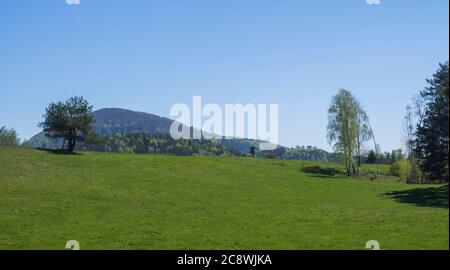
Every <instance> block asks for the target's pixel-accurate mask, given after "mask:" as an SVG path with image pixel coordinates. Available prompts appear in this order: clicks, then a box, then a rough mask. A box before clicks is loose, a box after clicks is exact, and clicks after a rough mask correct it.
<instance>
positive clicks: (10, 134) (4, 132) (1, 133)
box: [0, 127, 19, 146]
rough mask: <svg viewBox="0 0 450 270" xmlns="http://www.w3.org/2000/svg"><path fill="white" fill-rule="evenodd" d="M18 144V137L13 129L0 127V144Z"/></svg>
mask: <svg viewBox="0 0 450 270" xmlns="http://www.w3.org/2000/svg"><path fill="white" fill-rule="evenodd" d="M17 145H19V138H18V137H17V132H16V131H15V130H14V129H7V128H6V127H0V146H17Z"/></svg>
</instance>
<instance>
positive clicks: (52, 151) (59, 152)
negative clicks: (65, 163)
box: [37, 148, 83, 156]
mask: <svg viewBox="0 0 450 270" xmlns="http://www.w3.org/2000/svg"><path fill="white" fill-rule="evenodd" d="M37 149H38V150H41V151H46V152H47V153H49V154H54V155H74V156H82V155H83V154H80V153H76V152H70V151H67V150H61V149H47V148H37Z"/></svg>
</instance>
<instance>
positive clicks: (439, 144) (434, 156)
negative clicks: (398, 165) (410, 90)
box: [415, 61, 449, 182]
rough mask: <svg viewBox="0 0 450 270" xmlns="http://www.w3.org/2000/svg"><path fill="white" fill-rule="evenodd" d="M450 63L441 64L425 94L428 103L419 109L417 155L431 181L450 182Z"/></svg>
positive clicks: (424, 99) (425, 100)
mask: <svg viewBox="0 0 450 270" xmlns="http://www.w3.org/2000/svg"><path fill="white" fill-rule="evenodd" d="M448 69H449V63H448V61H447V62H446V63H444V64H440V65H439V68H438V70H437V71H436V73H435V74H434V75H433V78H432V79H428V80H427V83H428V86H427V87H426V88H425V89H424V90H422V91H421V93H420V98H421V99H422V102H418V103H419V104H424V106H423V108H422V107H419V108H418V110H419V109H420V111H421V112H422V113H421V114H420V115H419V117H420V120H419V122H418V124H417V131H416V137H417V138H416V147H415V153H416V156H417V157H418V158H419V160H420V161H419V165H420V168H421V170H422V172H423V173H424V174H425V176H426V177H427V178H428V179H429V180H431V181H439V182H448V177H449V174H448V170H449V161H448V152H449V87H448V80H449V72H448Z"/></svg>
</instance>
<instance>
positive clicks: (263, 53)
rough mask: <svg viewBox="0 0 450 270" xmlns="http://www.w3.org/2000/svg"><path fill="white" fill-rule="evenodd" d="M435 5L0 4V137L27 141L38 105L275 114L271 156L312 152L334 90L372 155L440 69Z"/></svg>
mask: <svg viewBox="0 0 450 270" xmlns="http://www.w3.org/2000/svg"><path fill="white" fill-rule="evenodd" d="M448 5H449V2H448V1H447V0H381V4H380V5H367V4H366V2H365V0H345V1H341V0H277V1H274V0H160V1H156V0H154V1H153V0H133V1H126V0H81V1H80V5H67V4H66V3H65V0H31V1H30V0H0V101H1V105H0V126H3V125H6V126H8V127H12V128H15V129H16V130H17V131H18V132H19V134H20V136H21V137H22V138H29V137H31V136H32V135H34V134H35V133H37V132H39V129H38V128H37V126H36V125H37V123H38V122H39V121H41V115H42V113H43V112H44V108H45V106H46V105H47V104H48V103H49V102H51V101H55V100H62V99H66V98H68V97H70V96H74V95H79V96H80V95H82V96H84V97H85V98H87V99H88V100H89V101H90V102H91V103H92V104H93V105H94V109H100V108H104V107H120V108H127V109H132V110H138V111H144V112H149V113H154V114H158V115H161V116H169V113H170V108H171V106H172V105H173V104H175V103H180V102H181V103H187V104H191V102H192V96H194V95H200V96H202V97H203V101H204V102H205V103H209V102H212V103H218V104H220V105H223V104H225V103H244V104H245V103H277V104H279V109H280V112H279V114H280V143H281V144H284V145H288V146H293V145H297V144H300V145H316V146H319V147H322V148H325V149H327V150H329V149H330V147H329V145H328V143H327V140H326V136H325V135H326V124H327V108H328V106H329V103H330V100H331V97H332V96H333V95H334V94H335V93H336V92H337V90H338V89H339V88H346V89H349V90H351V91H352V92H353V93H354V94H355V95H356V96H357V97H358V99H359V100H360V101H361V102H362V103H363V104H364V107H365V109H366V110H367V112H368V114H369V116H370V118H371V121H372V124H373V126H374V129H375V133H376V136H377V139H378V141H379V143H380V144H381V147H382V149H383V150H390V149H392V148H398V147H401V145H402V140H401V138H402V135H401V123H402V119H403V115H404V109H405V106H406V105H407V104H408V103H409V101H410V97H411V96H412V95H413V94H414V93H415V92H417V91H419V90H421V89H422V88H423V87H424V86H425V85H426V84H425V78H427V77H430V76H431V74H432V73H433V72H434V71H435V70H436V68H437V65H438V63H439V62H442V61H446V60H448V51H449V29H448V21H449V15H448V8H449V7H448Z"/></svg>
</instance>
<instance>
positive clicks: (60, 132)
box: [39, 97, 94, 152]
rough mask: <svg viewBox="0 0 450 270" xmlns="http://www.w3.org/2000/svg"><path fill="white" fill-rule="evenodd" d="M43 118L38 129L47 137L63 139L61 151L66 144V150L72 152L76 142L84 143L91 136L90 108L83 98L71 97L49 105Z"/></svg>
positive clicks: (91, 117)
mask: <svg viewBox="0 0 450 270" xmlns="http://www.w3.org/2000/svg"><path fill="white" fill-rule="evenodd" d="M43 117H44V122H42V123H40V124H39V127H42V128H43V129H44V132H45V134H46V136H48V137H51V138H63V145H62V149H64V147H65V144H66V142H67V150H69V151H70V152H73V151H74V149H75V145H76V142H77V141H78V142H80V141H85V140H87V139H88V138H89V137H90V136H93V133H92V124H93V122H94V116H93V114H92V106H91V105H89V103H88V102H87V101H86V100H85V99H84V98H83V97H71V98H69V99H68V100H67V101H65V102H61V101H58V102H56V103H51V104H50V105H49V106H48V107H47V108H46V110H45V114H44V115H43Z"/></svg>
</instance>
